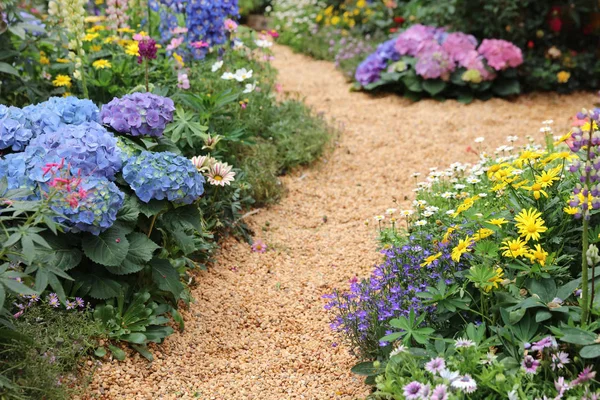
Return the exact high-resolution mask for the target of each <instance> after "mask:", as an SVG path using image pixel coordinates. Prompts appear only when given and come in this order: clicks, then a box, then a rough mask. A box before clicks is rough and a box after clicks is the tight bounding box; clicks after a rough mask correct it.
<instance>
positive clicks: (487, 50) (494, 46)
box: [479, 39, 523, 71]
mask: <svg viewBox="0 0 600 400" xmlns="http://www.w3.org/2000/svg"><path fill="white" fill-rule="evenodd" d="M479 53H480V54H481V55H482V56H484V57H485V59H486V60H487V63H488V65H489V66H490V67H492V68H494V69H495V70H496V71H500V70H503V69H506V68H509V67H511V68H515V67H518V66H519V65H521V64H523V53H522V52H521V49H520V48H518V47H517V46H515V45H514V44H512V43H511V42H507V41H506V40H500V39H484V40H483V42H481V45H480V46H479Z"/></svg>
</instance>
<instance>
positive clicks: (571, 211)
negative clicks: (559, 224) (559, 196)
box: [563, 206, 579, 215]
mask: <svg viewBox="0 0 600 400" xmlns="http://www.w3.org/2000/svg"><path fill="white" fill-rule="evenodd" d="M563 211H564V212H565V213H567V214H569V215H575V214H577V213H578V212H579V209H578V208H577V207H571V206H566V207H565V208H563Z"/></svg>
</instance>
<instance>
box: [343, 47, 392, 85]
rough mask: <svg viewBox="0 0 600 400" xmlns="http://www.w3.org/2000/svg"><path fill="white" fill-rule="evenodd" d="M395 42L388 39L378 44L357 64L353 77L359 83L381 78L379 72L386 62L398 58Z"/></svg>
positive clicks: (383, 68) (382, 69)
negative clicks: (372, 51)
mask: <svg viewBox="0 0 600 400" xmlns="http://www.w3.org/2000/svg"><path fill="white" fill-rule="evenodd" d="M395 42H396V39H390V40H388V41H387V42H384V43H382V44H380V45H379V46H378V47H377V50H376V51H375V52H374V53H373V54H371V55H370V56H369V57H367V59H366V60H365V61H363V62H362V63H361V64H360V65H359V66H358V68H357V69H356V73H355V75H354V77H355V79H356V80H357V81H358V82H359V83H360V84H361V85H363V86H365V85H368V84H369V83H373V82H377V81H378V80H379V79H380V78H381V72H383V71H384V70H385V69H386V68H387V64H388V62H389V61H398V60H399V59H400V53H398V51H396V48H395Z"/></svg>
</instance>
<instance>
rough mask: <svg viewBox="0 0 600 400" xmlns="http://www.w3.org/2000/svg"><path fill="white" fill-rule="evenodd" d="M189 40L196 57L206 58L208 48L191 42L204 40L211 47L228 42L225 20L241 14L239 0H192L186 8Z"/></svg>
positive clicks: (189, 45)
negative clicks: (195, 45) (198, 46)
mask: <svg viewBox="0 0 600 400" xmlns="http://www.w3.org/2000/svg"><path fill="white" fill-rule="evenodd" d="M185 13H186V17H185V18H186V21H185V23H186V27H187V28H188V32H187V42H188V47H189V49H190V52H191V53H192V55H193V56H194V58H196V59H200V58H204V57H205V56H206V53H207V51H208V50H207V48H194V47H193V46H192V45H191V43H194V42H199V41H203V42H206V43H208V45H209V46H210V47H213V46H216V45H220V44H223V43H225V42H226V40H227V34H226V31H225V27H224V21H225V19H227V18H228V17H237V16H238V14H239V10H238V2H237V0H200V1H190V2H188V3H187V6H186V9H185Z"/></svg>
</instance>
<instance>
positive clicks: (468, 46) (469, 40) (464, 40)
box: [442, 32, 477, 63]
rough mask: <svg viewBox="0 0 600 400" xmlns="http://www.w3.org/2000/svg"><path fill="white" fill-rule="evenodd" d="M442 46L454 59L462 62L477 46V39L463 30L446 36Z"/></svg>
mask: <svg viewBox="0 0 600 400" xmlns="http://www.w3.org/2000/svg"><path fill="white" fill-rule="evenodd" d="M442 48H443V49H444V50H446V52H447V53H448V54H449V55H450V58H451V59H452V61H455V62H457V63H460V62H461V61H462V60H463V59H464V58H465V57H466V55H467V53H469V52H470V51H474V50H475V49H476V48H477V39H475V37H474V36H472V35H467V34H466V33H462V32H453V33H450V34H448V36H446V40H444V43H442Z"/></svg>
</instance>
